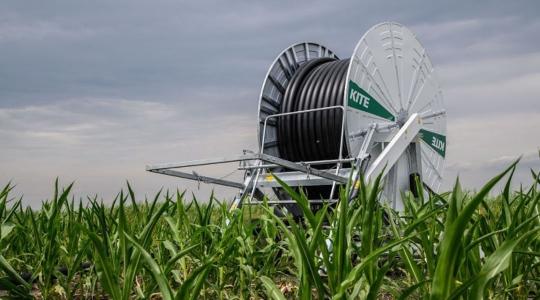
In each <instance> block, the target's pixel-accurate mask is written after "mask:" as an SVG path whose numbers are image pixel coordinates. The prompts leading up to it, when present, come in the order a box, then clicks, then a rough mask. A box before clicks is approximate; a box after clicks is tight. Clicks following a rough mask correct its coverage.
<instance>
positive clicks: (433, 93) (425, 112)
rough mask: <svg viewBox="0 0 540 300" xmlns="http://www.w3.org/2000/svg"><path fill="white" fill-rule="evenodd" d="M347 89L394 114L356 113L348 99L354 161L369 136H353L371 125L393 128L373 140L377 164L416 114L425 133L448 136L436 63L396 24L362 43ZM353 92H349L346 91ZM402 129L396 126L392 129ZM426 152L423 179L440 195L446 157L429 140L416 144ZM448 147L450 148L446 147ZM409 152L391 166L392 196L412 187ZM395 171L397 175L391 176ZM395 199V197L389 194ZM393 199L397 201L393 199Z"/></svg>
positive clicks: (375, 29) (384, 25)
mask: <svg viewBox="0 0 540 300" xmlns="http://www.w3.org/2000/svg"><path fill="white" fill-rule="evenodd" d="M347 78H348V85H350V82H351V81H352V82H354V83H355V84H357V85H358V86H359V87H361V88H362V89H363V90H365V91H366V92H367V93H368V94H370V95H371V96H372V97H373V98H374V99H376V100H377V101H378V102H379V103H380V105H381V106H383V107H384V108H385V109H386V110H387V111H388V112H390V113H391V114H392V116H393V118H394V120H389V119H388V118H384V117H381V116H380V115H377V114H373V113H370V112H368V111H362V110H359V109H356V108H354V107H352V106H351V105H350V102H349V97H350V94H349V93H346V95H345V99H344V105H347V106H348V108H347V132H348V133H350V135H348V139H347V145H348V149H349V153H350V155H351V156H353V157H354V156H355V155H356V154H357V153H358V152H359V150H360V146H361V145H362V142H363V139H364V136H362V135H356V136H354V133H358V132H362V131H364V132H365V131H367V129H368V128H369V126H370V125H372V124H376V125H377V127H378V128H382V127H388V128H390V129H389V132H387V133H385V134H380V133H377V134H375V136H374V147H372V148H371V149H370V155H371V157H372V158H377V157H379V156H380V155H381V152H382V151H383V149H384V148H385V147H386V143H387V142H388V141H389V140H391V139H392V138H393V137H394V136H395V134H396V133H397V132H398V130H399V127H401V126H402V125H403V123H404V121H405V120H407V119H408V118H410V116H411V115H412V114H414V113H418V115H419V117H420V118H421V119H423V124H422V126H423V127H422V128H423V129H425V130H429V131H431V132H434V133H437V134H440V135H443V136H445V135H446V113H445V109H444V103H443V97H442V91H441V88H440V85H439V82H438V79H437V77H436V75H435V72H434V69H433V66H432V64H431V60H430V59H429V57H428V55H427V53H426V50H425V49H424V47H423V46H422V45H421V44H420V42H419V41H418V40H417V38H416V36H415V35H414V34H413V33H412V32H411V31H410V30H409V29H407V28H406V27H404V26H403V25H401V24H398V23H394V22H386V23H381V24H378V25H375V26H373V27H372V28H371V29H370V30H368V31H367V32H366V34H364V36H363V37H362V38H361V39H360V41H359V42H358V44H357V46H356V48H355V50H354V53H353V55H352V57H351V64H350V66H349V70H348V74H347ZM349 90H350V86H348V87H347V91H349ZM396 124H397V125H398V126H393V125H396ZM417 141H418V142H419V143H420V149H421V162H422V163H421V169H422V171H421V173H422V174H421V176H422V180H423V181H424V183H425V184H427V185H428V186H429V187H430V188H431V189H432V190H434V191H438V190H439V187H440V185H441V182H442V172H443V168H444V157H443V156H442V155H440V154H439V153H437V151H435V150H434V149H433V148H432V147H430V146H429V145H428V144H427V143H426V142H425V141H424V140H421V139H419V140H417ZM444 147H446V145H444ZM408 155H409V154H408V152H404V154H403V155H401V156H400V157H399V159H398V160H397V161H396V163H395V164H393V165H389V166H388V167H387V168H388V171H391V172H392V173H395V174H390V175H389V177H388V178H387V185H391V186H392V187H391V189H393V190H396V189H397V190H402V188H403V187H405V186H408V184H409V174H410V173H411V172H410V171H411V169H413V168H410V167H409V165H410V164H409V162H410V161H411V158H410V157H408ZM390 167H394V170H390ZM390 193H391V194H395V193H393V192H390ZM391 197H392V196H391Z"/></svg>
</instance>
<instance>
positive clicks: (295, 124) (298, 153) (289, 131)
mask: <svg viewBox="0 0 540 300" xmlns="http://www.w3.org/2000/svg"><path fill="white" fill-rule="evenodd" d="M348 66H349V60H348V59H347V60H337V59H334V58H328V57H325V58H317V59H312V60H310V61H308V62H307V63H305V64H303V65H302V66H301V67H300V68H299V69H298V70H297V71H296V72H295V74H294V75H293V77H292V78H291V80H290V82H289V84H288V85H287V87H286V90H285V94H284V96H283V101H282V104H281V107H280V113H288V112H295V111H301V110H307V109H315V108H323V107H329V106H335V105H342V104H343V97H344V92H345V84H346V82H345V81H346V76H347V68H348ZM342 117H343V111H342V110H341V109H330V110H323V111H317V112H309V113H302V114H294V115H290V116H284V117H282V118H279V119H278V123H277V134H278V136H277V138H278V141H279V143H278V147H279V152H280V156H281V157H282V158H284V159H287V160H290V161H314V160H326V159H337V158H338V157H339V148H340V139H341V125H342ZM342 153H343V157H346V156H347V147H345V145H344V147H343V152H342ZM323 167H324V166H323Z"/></svg>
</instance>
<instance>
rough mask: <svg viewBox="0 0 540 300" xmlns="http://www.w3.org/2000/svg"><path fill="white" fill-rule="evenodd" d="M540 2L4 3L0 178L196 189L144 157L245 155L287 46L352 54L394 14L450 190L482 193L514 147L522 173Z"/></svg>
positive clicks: (84, 190) (533, 137)
mask: <svg viewBox="0 0 540 300" xmlns="http://www.w3.org/2000/svg"><path fill="white" fill-rule="evenodd" d="M539 12H540V2H538V1H485V2H482V3H480V1H463V2H459V1H445V2H440V3H439V2H435V1H425V2H420V1H393V2H385V1H339V2H338V1H309V2H307V1H306V2H300V1H294V2H292V1H191V2H186V1H131V0H130V1H80V2H78V1H47V2H42V1H34V2H32V1H3V2H2V4H0V184H5V183H7V182H8V181H10V180H11V181H12V182H13V183H15V184H17V187H16V194H17V195H21V194H24V199H25V202H26V203H28V204H34V205H36V204H38V203H39V202H40V201H41V200H43V199H45V198H48V197H50V195H51V193H52V187H53V181H54V179H55V178H56V177H57V176H58V177H59V178H60V180H61V182H62V183H69V182H71V181H76V188H75V192H76V195H77V196H78V197H79V196H82V197H84V196H86V195H93V194H96V193H97V194H99V195H100V197H103V198H104V199H105V200H107V199H111V197H113V196H114V195H115V194H116V193H117V192H118V191H119V190H120V188H122V187H123V186H125V180H129V181H130V182H132V183H133V186H134V187H135V190H136V192H137V193H138V194H139V195H140V196H141V197H143V196H144V195H145V194H149V195H151V194H153V193H154V192H156V191H157V190H158V189H159V188H160V187H165V188H170V189H175V188H176V187H180V188H188V189H192V190H194V191H195V192H196V193H197V194H198V195H200V196H201V197H206V195H207V193H208V191H209V190H210V189H209V188H203V187H201V190H199V191H198V190H197V188H198V187H197V184H189V183H187V182H182V181H178V180H176V179H173V178H168V177H166V176H160V175H154V174H150V173H147V172H145V171H144V167H145V164H147V163H153V162H167V161H181V160H189V159H197V158H205V157H215V156H230V155H236V154H239V153H240V152H241V150H242V149H256V142H255V141H256V124H257V120H256V118H257V97H258V93H259V89H260V85H261V83H262V79H263V78H264V75H265V73H266V70H267V68H268V66H269V65H270V63H271V62H272V60H273V59H274V57H275V56H276V55H277V54H278V53H279V52H280V51H281V50H282V49H283V48H285V47H287V46H288V45H290V44H292V43H294V42H297V41H317V42H321V43H323V44H325V45H328V46H329V47H330V48H331V49H333V50H334V51H335V52H336V53H337V54H338V55H339V56H340V57H348V56H350V53H352V50H353V49H354V46H355V44H356V42H357V41H358V39H359V38H360V37H361V36H362V35H363V33H364V32H365V31H366V30H367V29H369V28H370V27H371V26H372V25H374V24H376V23H378V22H382V21H389V20H391V21H398V22H400V23H403V24H405V25H406V26H408V27H410V28H411V29H412V30H413V31H414V32H415V33H416V34H417V36H418V38H419V39H420V41H421V42H422V43H423V44H424V46H425V47H426V48H427V50H428V53H429V54H430V56H431V59H432V61H433V63H434V65H435V67H436V69H437V71H438V74H439V77H440V79H441V83H442V85H443V90H444V94H445V101H446V105H447V111H448V150H447V153H448V159H447V170H446V183H445V185H444V186H445V188H448V187H450V186H451V185H452V182H453V181H454V179H455V177H456V175H457V174H460V177H461V179H462V182H463V183H464V185H465V186H466V187H468V188H471V189H474V188H477V187H479V186H480V185H481V184H482V183H484V182H485V181H486V180H487V179H489V178H490V177H491V176H493V175H495V173H496V172H497V171H499V170H501V169H503V167H504V166H506V165H508V164H509V162H511V161H512V160H514V159H515V158H516V157H517V156H519V155H523V159H522V162H521V165H520V169H519V172H518V174H517V177H516V181H523V182H524V183H530V173H529V171H528V170H529V169H530V168H535V169H536V170H538V169H539V168H540V159H539V158H538V148H539V147H540V99H539V98H540V39H539V38H538V36H539V34H540V18H539V14H540V13H539ZM231 167H234V166H231ZM207 171H208V172H210V174H215V175H225V174H226V173H228V172H227V169H226V168H220V169H217V170H216V169H214V170H207ZM232 176H233V177H234V176H238V174H233V175H232ZM228 191H229V192H226V191H223V190H221V189H219V190H218V192H219V193H220V195H223V196H230V195H231V194H232V192H234V191H230V190H228Z"/></svg>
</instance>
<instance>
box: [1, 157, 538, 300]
mask: <svg viewBox="0 0 540 300" xmlns="http://www.w3.org/2000/svg"><path fill="white" fill-rule="evenodd" d="M516 163H517V162H516ZM516 163H514V164H512V165H511V166H510V167H509V168H508V169H506V170H505V171H504V172H502V173H501V174H499V175H497V176H495V177H494V178H493V179H492V180H490V181H489V182H488V183H486V184H485V186H484V187H483V188H482V189H480V190H479V191H477V192H466V191H463V190H462V189H461V187H460V183H459V180H456V183H455V186H454V188H453V190H452V191H451V192H447V193H442V194H434V193H428V192H424V191H422V190H419V191H418V193H416V194H417V195H419V196H418V197H417V198H415V197H414V196H413V194H412V193H406V194H404V196H403V201H404V205H405V210H404V211H402V212H399V213H398V212H395V211H393V210H391V209H390V208H388V207H387V206H385V205H384V201H382V200H381V199H380V197H381V189H382V182H381V179H380V178H378V179H376V180H375V181H374V182H372V183H369V184H367V185H362V187H361V188H360V190H359V192H358V194H357V195H356V196H355V197H354V198H352V199H350V201H348V200H349V198H348V194H347V192H346V191H347V189H343V190H342V191H341V195H340V199H341V200H340V202H339V204H338V205H336V206H329V205H324V206H322V208H320V209H319V210H317V211H316V212H312V210H311V209H310V207H309V204H308V202H307V200H306V197H305V195H304V194H303V193H302V191H299V190H297V189H293V188H290V187H288V186H286V185H285V184H284V183H282V182H280V183H281V184H282V185H283V187H284V189H286V190H287V192H288V193H289V194H290V196H291V198H292V199H294V200H295V201H296V202H297V205H298V206H299V207H300V208H301V209H302V211H303V213H304V218H302V219H295V218H293V217H291V216H285V217H283V216H278V215H277V214H275V213H274V209H273V208H272V207H269V206H268V205H262V206H256V207H255V206H243V207H241V208H239V209H234V210H230V209H229V207H228V205H227V204H226V203H221V202H219V201H218V200H216V198H215V197H213V196H212V197H211V198H210V199H209V201H207V202H206V203H205V204H201V203H199V202H198V201H197V199H194V197H193V196H190V197H188V196H187V195H186V194H185V193H182V192H179V191H177V192H174V193H170V192H160V193H157V195H155V197H153V198H152V199H139V198H137V196H136V195H135V194H134V192H133V190H132V188H131V186H130V185H129V183H128V184H127V186H126V188H124V190H123V191H121V192H120V193H119V194H118V196H117V197H116V198H115V199H114V201H113V202H112V204H109V205H106V204H104V203H103V202H102V201H99V200H98V198H97V197H95V198H88V199H81V200H79V199H74V197H73V196H71V189H72V185H69V186H66V187H63V188H62V187H60V186H59V184H58V182H56V184H55V189H54V196H53V197H52V198H51V199H50V200H48V201H44V202H43V203H42V208H41V209H39V210H34V209H31V208H29V207H23V205H22V204H21V201H22V199H18V198H13V197H12V196H11V195H12V194H13V191H12V189H13V186H12V184H7V185H6V186H5V187H4V188H3V189H2V190H1V191H0V298H2V299H27V298H30V299H32V298H39V299H535V298H538V297H540V215H539V213H540V208H539V206H540V205H539V201H540V192H539V191H538V186H539V184H540V179H539V174H538V173H537V172H535V171H531V173H532V179H531V183H530V184H528V185H527V186H522V187H521V188H519V189H517V190H516V189H512V188H511V179H512V175H513V173H514V170H515V168H516ZM276 180H278V181H279V178H276ZM497 184H498V185H497ZM495 185H497V186H498V187H499V186H500V187H501V190H502V191H501V192H500V194H498V195H495V196H493V193H490V191H492V190H494V187H495ZM417 186H418V188H419V189H421V188H422V187H421V185H420V184H417ZM188 199H189V200H188ZM191 199H192V200H191ZM109 203H111V202H109Z"/></svg>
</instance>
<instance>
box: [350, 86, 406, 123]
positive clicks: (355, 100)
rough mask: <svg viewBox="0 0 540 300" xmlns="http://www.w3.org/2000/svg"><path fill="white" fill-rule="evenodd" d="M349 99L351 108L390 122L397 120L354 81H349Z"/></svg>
mask: <svg viewBox="0 0 540 300" xmlns="http://www.w3.org/2000/svg"><path fill="white" fill-rule="evenodd" d="M348 98H349V101H348V103H349V107H353V108H355V109H358V110H361V111H365V112H368V113H370V114H373V115H376V116H378V117H381V118H384V119H387V120H390V121H395V120H396V118H395V117H394V115H392V113H390V112H389V111H388V110H387V109H386V108H384V106H382V105H381V104H380V103H379V102H378V101H377V100H375V98H373V97H372V96H371V95H370V94H368V93H367V92H366V91H365V90H364V89H362V88H361V87H360V86H358V84H356V83H355V82H354V81H352V80H349V97H348Z"/></svg>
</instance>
